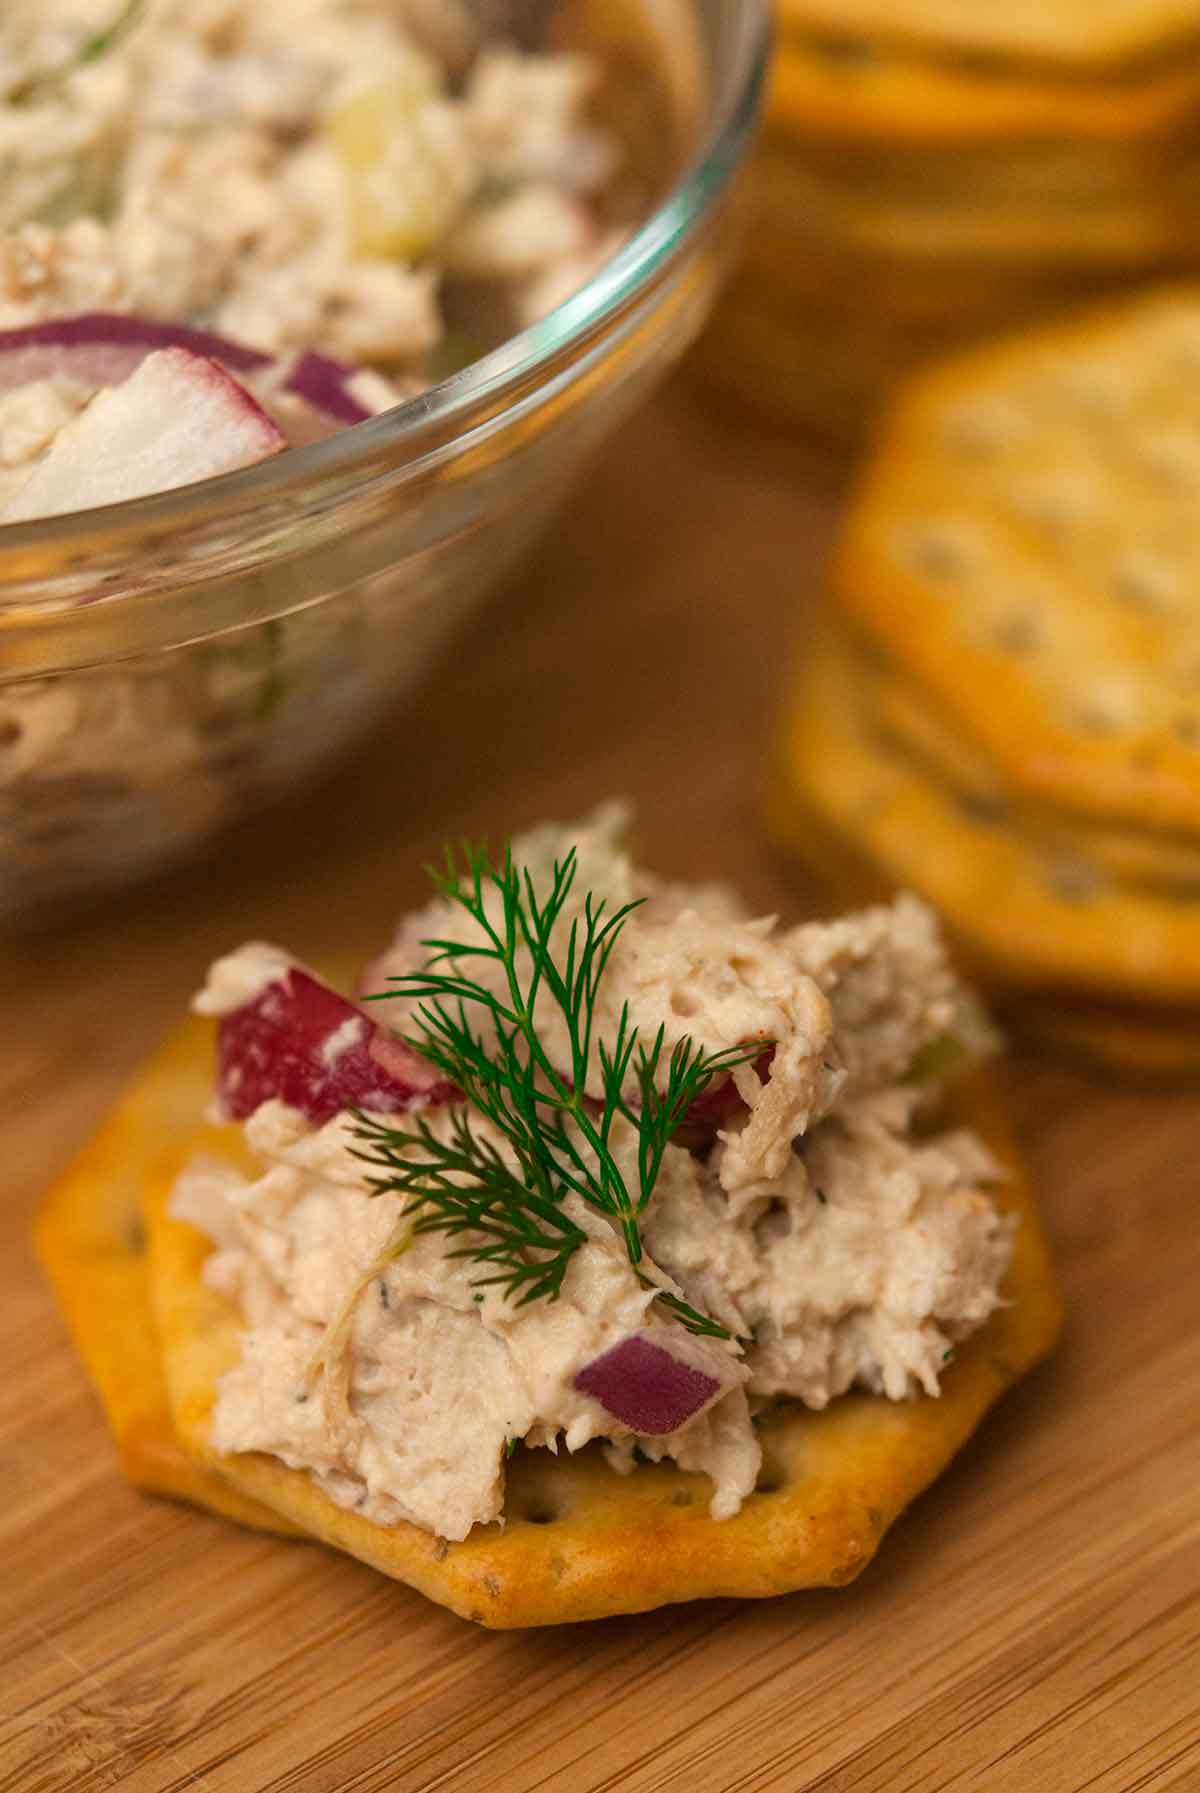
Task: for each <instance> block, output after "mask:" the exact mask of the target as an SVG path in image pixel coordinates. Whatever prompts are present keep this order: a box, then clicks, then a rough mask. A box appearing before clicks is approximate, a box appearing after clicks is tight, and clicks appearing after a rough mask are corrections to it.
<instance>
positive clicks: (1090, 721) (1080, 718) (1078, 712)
mask: <svg viewBox="0 0 1200 1793" xmlns="http://www.w3.org/2000/svg"><path fill="white" fill-rule="evenodd" d="M1075 726H1076V727H1077V728H1080V729H1082V730H1083V732H1084V734H1085V735H1096V736H1100V737H1104V738H1105V739H1109V738H1111V737H1112V736H1113V735H1119V734H1120V732H1121V726H1122V725H1121V719H1120V717H1119V716H1117V715H1116V714H1115V712H1114V711H1113V710H1111V709H1109V708H1108V706H1107V705H1105V704H1103V703H1101V702H1100V701H1099V700H1098V699H1095V698H1087V699H1085V700H1084V702H1083V703H1081V704H1077V705H1076V707H1075Z"/></svg>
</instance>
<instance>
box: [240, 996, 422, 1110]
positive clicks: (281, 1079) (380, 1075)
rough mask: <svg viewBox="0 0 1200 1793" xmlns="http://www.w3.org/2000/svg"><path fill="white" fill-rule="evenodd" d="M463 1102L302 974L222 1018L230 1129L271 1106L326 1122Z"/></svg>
mask: <svg viewBox="0 0 1200 1793" xmlns="http://www.w3.org/2000/svg"><path fill="white" fill-rule="evenodd" d="M457 1094H458V1092H457V1090H456V1089H455V1088H454V1086H453V1084H451V1083H449V1082H447V1081H446V1079H445V1078H443V1077H442V1076H441V1075H440V1073H439V1072H437V1071H435V1070H434V1069H433V1067H432V1066H431V1065H428V1064H427V1063H426V1062H425V1061H424V1059H422V1058H419V1057H418V1056H417V1054H416V1053H415V1052H413V1051H412V1050H411V1049H410V1048H409V1047H408V1046H406V1045H405V1044H404V1042H403V1041H402V1040H398V1039H396V1038H395V1036H393V1035H389V1034H386V1033H385V1032H384V1031H383V1029H382V1028H380V1027H378V1026H377V1025H376V1023H375V1022H374V1021H372V1020H371V1019H370V1017H369V1016H368V1015H364V1014H363V1012H362V1010H361V1009H359V1008H356V1007H355V1005H354V1004H353V1003H352V1002H348V1001H347V1000H346V998H345V997H344V996H339V995H338V993H337V992H336V991H335V990H331V989H329V988H328V986H327V985H325V984H322V983H320V982H319V981H318V980H317V979H316V978H315V977H313V976H311V974H310V973H309V972H307V971H302V970H301V969H300V968H299V967H298V966H293V967H292V968H291V970H289V971H288V972H287V973H286V974H285V975H284V976H283V977H281V978H277V979H275V980H274V981H273V982H272V983H269V984H267V985H266V986H265V987H264V988H263V989H262V990H260V991H259V993H258V995H257V996H255V997H254V999H253V1000H252V1001H251V1002H248V1003H245V1004H244V1005H243V1007H241V1008H240V1009H235V1010H234V1011H233V1013H232V1014H229V1015H224V1016H222V1018H221V1022H220V1025H219V1027H218V1030H217V1099H218V1102H219V1104H220V1107H221V1110H222V1113H223V1114H224V1115H225V1116H226V1117H227V1118H228V1119H230V1120H238V1121H240V1120H245V1119H246V1117H247V1116H248V1115H251V1114H253V1113H254V1111H255V1109H256V1108H258V1107H259V1106H260V1105H261V1104H262V1103H263V1102H267V1101H269V1100H270V1099H271V1098H272V1097H275V1098H277V1099H278V1100H279V1101H281V1102H286V1103H288V1105H289V1106H290V1107H292V1108H298V1109H299V1110H300V1112H301V1113H302V1114H304V1115H306V1116H307V1117H308V1119H309V1120H311V1121H316V1122H323V1121H327V1120H330V1119H332V1117H333V1116H334V1115H335V1114H338V1113H340V1112H341V1111H342V1110H343V1109H347V1108H365V1109H369V1110H371V1111H372V1112H375V1113H378V1114H398V1113H404V1112H406V1111H411V1110H413V1109H418V1108H426V1107H429V1106H431V1105H434V1104H440V1103H443V1102H450V1101H453V1100H454V1099H455V1097H456V1096H457Z"/></svg>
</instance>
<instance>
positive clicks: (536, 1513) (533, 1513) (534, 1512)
mask: <svg viewBox="0 0 1200 1793" xmlns="http://www.w3.org/2000/svg"><path fill="white" fill-rule="evenodd" d="M560 1517H561V1515H560V1514H558V1513H556V1512H555V1511H554V1508H553V1507H530V1509H529V1511H528V1512H527V1513H519V1514H517V1518H519V1519H520V1520H521V1521H522V1522H523V1523H524V1524H525V1525H553V1524H554V1522H555V1520H556V1519H558V1518H560Z"/></svg>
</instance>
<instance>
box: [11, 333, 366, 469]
mask: <svg viewBox="0 0 1200 1793" xmlns="http://www.w3.org/2000/svg"><path fill="white" fill-rule="evenodd" d="M168 348H179V349H188V350H190V351H191V353H192V354H195V355H206V356H207V357H208V358H209V359H210V360H212V361H219V362H220V363H221V365H222V366H223V367H226V368H228V369H229V371H230V373H234V374H237V375H239V376H240V377H242V378H243V379H249V383H250V384H251V386H252V387H253V388H254V389H255V390H256V391H257V390H258V389H259V387H261V392H260V394H259V396H260V397H261V398H262V400H263V402H264V403H265V404H266V405H267V407H268V409H269V408H270V402H271V392H272V389H275V390H278V391H280V392H286V393H289V394H290V395H291V396H292V397H293V398H297V399H300V400H302V401H303V403H304V404H306V405H308V406H309V407H310V408H311V409H312V410H314V411H317V412H319V413H321V414H322V416H323V417H325V418H327V419H330V420H331V421H333V422H334V423H337V424H339V425H341V424H352V423H362V422H363V421H364V420H365V419H366V418H368V417H369V416H370V415H371V413H370V411H369V410H368V409H367V407H366V406H365V405H363V404H361V403H360V402H359V400H358V399H356V398H355V397H354V395H353V393H352V392H351V390H350V382H351V381H352V380H353V379H354V377H355V374H356V373H358V372H359V371H360V370H359V369H357V368H354V367H350V366H348V365H347V364H346V363H345V362H342V361H335V360H334V359H333V358H332V356H329V355H322V354H318V353H317V352H316V351H315V350H311V349H310V350H305V351H304V352H303V353H302V354H300V355H297V356H296V357H295V359H294V360H293V361H291V362H290V363H289V362H284V363H281V362H278V361H276V359H275V358H274V357H273V356H271V355H266V354H264V353H263V352H262V351H261V350H260V349H251V348H247V346H246V344H245V343H241V342H234V341H232V340H231V338H229V337H228V336H219V335H217V334H216V332H215V331H212V330H197V329H194V328H193V327H192V326H191V325H190V324H167V323H161V322H159V321H158V320H157V319H155V318H145V317H136V316H131V315H129V314H126V313H124V312H116V311H89V312H83V313H81V314H80V315H79V316H77V317H66V318H52V319H50V320H49V321H47V322H46V323H41V324H28V325H26V326H24V327H23V328H22V329H20V330H0V393H3V392H11V391H13V390H14V389H15V388H16V387H18V386H26V385H28V384H30V382H32V381H34V380H48V379H74V380H77V381H78V382H79V383H80V385H83V386H91V387H96V388H99V387H101V386H119V385H120V384H121V382H122V381H123V380H126V379H128V377H129V375H130V374H131V373H133V372H134V371H135V369H136V368H137V367H139V366H140V365H141V363H142V362H143V361H144V360H145V358H146V356H147V355H151V354H153V353H154V351H155V350H156V349H168ZM284 421H285V422H286V421H288V420H286V419H285V420H284ZM321 433H325V434H328V433H329V432H328V430H326V431H324V432H320V431H318V432H316V434H321ZM304 439H305V440H313V439H315V438H314V433H313V432H312V431H308V432H304Z"/></svg>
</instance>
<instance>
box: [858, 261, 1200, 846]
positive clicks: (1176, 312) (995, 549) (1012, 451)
mask: <svg viewBox="0 0 1200 1793" xmlns="http://www.w3.org/2000/svg"><path fill="white" fill-rule="evenodd" d="M1198 425H1200V288H1196V287H1182V288H1172V289H1168V290H1166V291H1159V292H1156V293H1155V294H1153V295H1151V296H1149V297H1145V296H1143V297H1141V298H1138V299H1136V300H1134V301H1131V302H1126V303H1123V304H1121V305H1118V306H1112V307H1109V308H1106V309H1104V310H1103V311H1101V312H1098V313H1089V314H1087V315H1086V316H1085V317H1083V318H1081V319H1075V320H1073V321H1071V322H1069V323H1067V324H1063V325H1059V326H1057V327H1055V328H1052V329H1049V330H1040V331H1038V332H1036V333H1033V334H1031V335H1029V336H1025V337H1021V338H1018V339H1016V340H1015V341H1013V342H1009V343H1005V344H1002V345H1000V346H999V347H993V348H989V349H987V350H983V351H979V352H975V353H973V354H971V355H969V356H966V357H963V358H962V359H960V360H956V361H954V362H952V363H950V364H949V365H947V366H945V367H942V368H939V369H938V370H937V371H936V372H934V373H931V374H929V375H928V376H926V377H924V378H921V379H918V380H917V381H915V382H914V384H913V386H912V387H911V388H910V389H909V391H908V393H907V394H906V395H905V396H904V397H902V398H901V400H900V402H899V403H898V405H897V406H896V409H895V411H894V413H893V415H892V417H891V419H890V422H889V423H888V424H887V426H885V428H884V430H883V432H882V437H881V442H880V447H879V451H878V453H877V454H876V455H875V457H874V459H873V461H872V463H871V465H870V467H869V469H868V471H867V473H866V475H865V478H864V480H863V482H862V485H861V488H860V491H859V494H858V497H857V500H856V502H855V503H854V505H853V506H852V509H851V513H850V516H849V518H848V521H847V524H846V529H845V532H844V535H843V538H842V541H841V544H840V546H839V550H838V553H837V556H836V560H835V568H834V574H833V584H834V591H835V595H836V597H837V600H838V602H839V603H840V604H841V606H842V607H843V608H844V609H845V611H846V612H847V614H848V615H850V616H851V617H852V619H853V620H854V622H855V624H856V626H857V627H858V628H860V629H861V630H862V631H863V632H864V633H865V634H866V635H867V636H868V637H869V638H873V639H875V640H876V641H878V643H879V644H880V646H881V647H882V649H883V650H884V652H885V653H887V654H888V655H889V657H891V658H892V659H894V660H895V662H896V664H897V665H898V666H900V667H902V668H903V670H904V671H905V673H906V674H907V675H908V676H909V677H910V678H911V679H913V681H914V682H915V683H916V684H917V685H918V686H920V687H922V688H924V689H927V690H928V691H929V692H930V694H931V696H932V697H933V698H934V699H935V700H936V701H937V702H938V704H939V705H940V706H941V707H942V709H943V710H944V711H945V712H946V713H947V715H948V716H949V717H950V718H951V720H952V723H953V726H954V728H955V729H956V730H957V731H959V732H961V733H962V735H963V736H964V738H966V739H974V740H975V741H977V742H978V744H979V745H980V746H981V747H982V748H983V749H984V750H985V751H986V752H987V754H988V755H989V756H990V757H991V758H992V759H994V760H995V762H996V763H997V765H998V767H999V768H1000V770H1001V772H1002V774H1003V777H1004V779H1005V781H1006V783H1007V784H1009V785H1010V786H1011V787H1012V788H1013V789H1014V790H1015V791H1018V792H1021V793H1023V794H1024V795H1027V796H1029V797H1031V798H1036V799H1038V800H1040V801H1044V802H1046V803H1049V804H1050V805H1052V806H1054V807H1058V808H1063V809H1066V810H1079V811H1087V812H1089V813H1091V814H1093V815H1096V816H1098V817H1103V818H1106V819H1107V820H1110V821H1115V822H1118V823H1124V822H1127V823H1131V824H1133V825H1135V826H1137V827H1139V828H1142V827H1147V826H1153V827H1158V828H1163V829H1167V830H1170V829H1175V830H1178V831H1181V832H1183V833H1188V832H1191V831H1194V830H1195V828H1196V818H1197V816H1198V815H1200V506H1198V505H1197V504H1196V502H1195V498H1196V495H1197V493H1200V433H1198Z"/></svg>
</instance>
